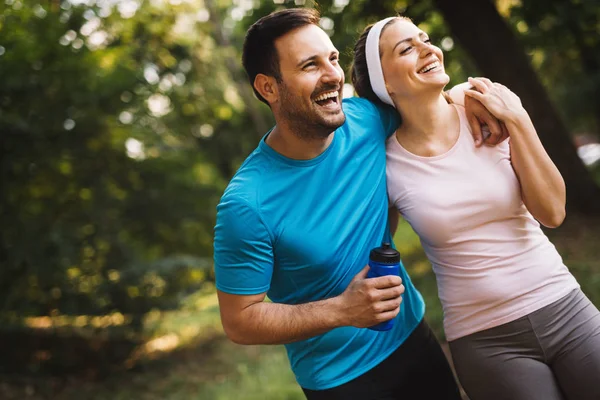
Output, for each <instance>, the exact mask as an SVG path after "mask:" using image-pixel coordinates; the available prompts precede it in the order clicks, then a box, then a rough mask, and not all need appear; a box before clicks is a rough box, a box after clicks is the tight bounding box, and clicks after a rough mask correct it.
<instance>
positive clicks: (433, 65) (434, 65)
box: [417, 61, 440, 74]
mask: <svg viewBox="0 0 600 400" xmlns="http://www.w3.org/2000/svg"><path fill="white" fill-rule="evenodd" d="M439 66H440V62H439V61H434V62H432V63H431V64H427V65H426V66H424V67H423V68H421V69H420V70H419V72H417V73H418V74H424V73H426V72H429V71H431V70H432V69H434V68H437V67H439Z"/></svg>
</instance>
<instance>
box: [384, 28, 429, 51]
mask: <svg viewBox="0 0 600 400" xmlns="http://www.w3.org/2000/svg"><path fill="white" fill-rule="evenodd" d="M418 36H419V37H424V36H425V37H426V36H427V34H426V33H425V32H419V34H418ZM411 40H413V38H412V37H409V38H406V39H402V40H400V41H399V42H398V43H396V45H395V46H394V48H393V49H392V52H394V51H395V50H396V47H398V45H399V44H401V43H404V42H410V41H411Z"/></svg>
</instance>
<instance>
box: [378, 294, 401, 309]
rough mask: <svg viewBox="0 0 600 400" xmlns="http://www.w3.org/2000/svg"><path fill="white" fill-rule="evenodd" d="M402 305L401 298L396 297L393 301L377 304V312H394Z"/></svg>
mask: <svg viewBox="0 0 600 400" xmlns="http://www.w3.org/2000/svg"><path fill="white" fill-rule="evenodd" d="M400 303H402V298H401V297H396V298H395V299H392V300H386V301H382V302H380V303H379V304H377V308H376V312H379V313H385V312H388V311H393V310H395V309H397V308H398V307H400Z"/></svg>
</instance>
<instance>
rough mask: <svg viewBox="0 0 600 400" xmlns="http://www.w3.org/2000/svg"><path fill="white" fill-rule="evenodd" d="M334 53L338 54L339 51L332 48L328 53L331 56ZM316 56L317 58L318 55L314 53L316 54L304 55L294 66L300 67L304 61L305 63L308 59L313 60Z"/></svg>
mask: <svg viewBox="0 0 600 400" xmlns="http://www.w3.org/2000/svg"><path fill="white" fill-rule="evenodd" d="M334 54H335V55H338V54H339V51H337V50H332V51H331V53H329V56H330V57H331V56H332V55H334ZM317 58H319V56H318V55H316V54H315V55H312V56H309V57H306V58H304V59H302V60H301V61H300V62H299V63H298V64H296V67H302V65H304V64H306V63H307V62H309V61H314V60H316V59H317Z"/></svg>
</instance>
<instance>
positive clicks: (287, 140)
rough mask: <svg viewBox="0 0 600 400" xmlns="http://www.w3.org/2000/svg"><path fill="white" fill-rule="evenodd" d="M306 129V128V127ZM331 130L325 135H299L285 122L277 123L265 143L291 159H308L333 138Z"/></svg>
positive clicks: (327, 145) (326, 145)
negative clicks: (311, 136) (312, 136)
mask: <svg viewBox="0 0 600 400" xmlns="http://www.w3.org/2000/svg"><path fill="white" fill-rule="evenodd" d="M307 129H308V128H307ZM333 135H334V133H333V132H332V133H331V134H329V135H328V136H326V137H323V138H321V137H318V136H317V135H314V138H310V135H306V134H304V135H302V136H301V135H299V134H297V133H294V131H293V130H292V129H291V128H290V127H289V126H286V125H285V124H280V123H277V125H276V126H275V128H274V129H273V130H272V131H271V133H269V136H267V138H266V143H267V144H268V145H269V146H270V147H271V148H272V149H273V150H275V151H276V152H278V153H279V154H281V155H283V156H285V157H288V158H291V159H293V160H310V159H313V158H315V157H318V156H319V155H320V154H322V153H323V152H324V151H325V150H326V149H327V147H329V145H330V144H331V141H332V140H333Z"/></svg>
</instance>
